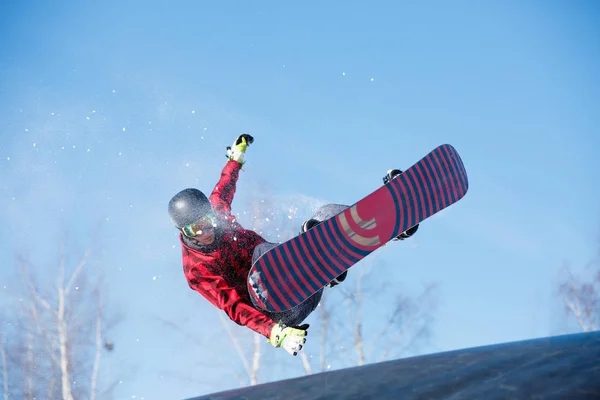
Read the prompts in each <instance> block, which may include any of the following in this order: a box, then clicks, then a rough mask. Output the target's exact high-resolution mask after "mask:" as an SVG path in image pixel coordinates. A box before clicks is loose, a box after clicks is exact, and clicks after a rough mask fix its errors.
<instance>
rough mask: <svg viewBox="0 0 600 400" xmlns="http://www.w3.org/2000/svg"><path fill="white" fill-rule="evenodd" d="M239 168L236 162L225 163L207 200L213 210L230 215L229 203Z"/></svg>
mask: <svg viewBox="0 0 600 400" xmlns="http://www.w3.org/2000/svg"><path fill="white" fill-rule="evenodd" d="M241 168H242V165H241V164H240V163H238V162H237V161H227V164H225V167H224V168H223V170H222V171H221V178H220V179H219V182H217V185H216V186H215V188H214V189H213V191H212V193H211V194H210V196H209V198H208V200H209V201H210V203H211V204H212V206H213V207H214V208H215V210H217V211H220V212H224V213H228V214H231V202H232V201H233V195H234V194H235V184H236V183H237V180H238V175H239V173H240V169H241Z"/></svg>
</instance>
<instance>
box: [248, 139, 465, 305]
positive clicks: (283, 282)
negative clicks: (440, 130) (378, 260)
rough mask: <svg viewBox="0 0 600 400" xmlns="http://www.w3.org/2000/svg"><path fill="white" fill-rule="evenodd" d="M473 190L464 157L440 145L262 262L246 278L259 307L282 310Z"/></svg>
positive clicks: (273, 250)
mask: <svg viewBox="0 0 600 400" xmlns="http://www.w3.org/2000/svg"><path fill="white" fill-rule="evenodd" d="M468 187H469V183H468V179H467V173H466V171H465V167H464V165H463V163H462V160H461V159H460V156H459V155H458V153H457V152H456V150H455V149H454V147H452V146H451V145H449V144H445V145H442V146H439V147H437V148H436V149H434V150H433V151H432V152H431V153H429V154H427V155H426V156H425V157H424V158H423V159H421V160H420V161H419V162H417V163H416V164H415V165H413V166H412V167H410V168H409V169H407V170H406V171H404V173H403V174H401V175H400V176H398V177H396V178H395V179H392V180H391V182H389V183H388V184H385V185H384V186H382V187H380V188H379V189H377V190H376V191H374V192H373V193H371V194H369V195H367V196H366V197H364V198H363V199H362V200H360V201H358V202H357V203H355V204H354V205H352V206H350V207H348V208H347V209H346V210H344V211H342V212H341V213H339V214H338V215H336V216H334V217H332V218H330V219H327V220H325V221H323V222H322V223H320V224H319V225H317V226H315V227H314V228H312V229H310V230H308V231H307V232H304V233H302V234H300V235H299V236H296V237H294V238H292V239H290V240H288V241H286V242H284V243H282V244H280V245H279V246H277V247H275V248H273V249H271V250H269V251H268V252H267V253H265V254H264V255H263V256H262V257H261V258H259V259H258V260H257V261H256V262H255V263H254V265H253V266H252V268H251V269H250V273H249V275H248V291H249V292H250V295H251V296H252V297H253V300H254V302H255V304H256V305H258V306H259V307H260V308H262V309H263V310H266V311H271V312H282V311H285V310H289V309H291V308H294V307H296V306H297V305H299V304H300V303H302V302H303V301H305V300H306V299H308V298H309V297H310V296H312V295H313V294H314V293H315V292H317V291H318V290H320V289H321V288H323V287H324V286H325V285H327V284H328V283H329V282H331V281H332V280H333V279H334V278H335V277H337V276H338V275H340V274H341V273H342V272H344V271H345V270H347V269H348V268H350V267H352V266H353V265H354V264H356V263H357V262H359V261H360V260H362V259H363V258H365V257H366V256H367V255H369V254H370V253H371V252H373V251H374V250H377V249H378V248H379V247H381V246H383V245H384V244H386V243H387V242H388V241H390V240H391V239H393V238H395V237H396V236H398V235H399V234H400V233H402V232H404V231H406V230H407V229H409V228H411V227H413V226H415V225H416V224H418V223H421V222H422V221H423V220H425V219H426V218H429V217H430V216H432V215H433V214H435V213H437V212H439V211H441V210H443V209H444V208H446V207H448V206H450V205H452V204H454V203H456V202H457V201H458V200H460V199H461V198H462V197H463V196H464V195H465V193H467V190H468Z"/></svg>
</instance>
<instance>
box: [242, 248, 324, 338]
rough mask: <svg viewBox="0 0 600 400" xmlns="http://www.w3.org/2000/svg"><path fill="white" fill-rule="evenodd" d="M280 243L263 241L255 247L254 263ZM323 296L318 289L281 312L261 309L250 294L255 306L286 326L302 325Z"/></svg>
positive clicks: (321, 291)
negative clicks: (304, 299)
mask: <svg viewBox="0 0 600 400" xmlns="http://www.w3.org/2000/svg"><path fill="white" fill-rule="evenodd" d="M278 245H279V243H269V242H265V243H261V244H259V245H258V246H256V247H255V248H254V253H252V264H254V263H255V262H256V261H257V260H258V259H259V258H260V257H261V256H262V255H263V254H265V253H266V252H268V251H269V250H271V249H272V248H273V247H276V246H278ZM322 296H323V289H321V290H319V291H317V292H316V293H315V294H313V295H312V296H311V297H309V298H308V299H306V301H304V302H303V303H302V304H299V305H298V306H296V307H294V308H292V309H291V310H286V311H283V312H279V313H274V312H269V311H265V310H263V309H261V308H260V307H259V305H257V304H256V303H254V297H253V296H250V299H252V302H253V304H254V307H256V308H257V309H259V310H261V312H263V313H264V314H265V315H266V316H268V317H269V318H271V319H272V320H273V321H277V322H278V323H282V324H284V325H286V326H297V325H300V324H301V323H302V322H303V321H304V320H305V319H306V318H307V317H308V316H309V315H310V313H312V312H313V311H314V310H315V309H316V308H317V306H318V305H319V302H320V301H321V297H322Z"/></svg>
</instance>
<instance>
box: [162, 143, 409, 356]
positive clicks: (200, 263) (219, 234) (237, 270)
mask: <svg viewBox="0 0 600 400" xmlns="http://www.w3.org/2000/svg"><path fill="white" fill-rule="evenodd" d="M253 141H254V138H253V137H252V136H251V135H249V134H242V135H240V136H238V138H237V139H236V140H235V141H234V143H233V145H232V146H231V147H227V158H228V161H227V162H226V164H225V167H224V168H223V170H222V171H221V177H220V179H219V181H218V182H217V184H216V186H215V188H214V189H213V191H212V193H211V194H210V196H209V197H208V198H207V197H206V196H205V195H204V194H203V193H202V192H201V191H200V190H198V189H193V188H188V189H184V190H182V191H180V192H179V193H177V194H176V195H175V196H173V198H172V199H171V200H170V201H169V216H170V217H171V220H172V221H173V223H174V224H175V226H176V227H177V229H178V230H179V231H180V235H179V238H180V242H181V247H182V259H183V271H184V275H185V277H186V280H187V282H188V284H189V286H190V288H191V289H193V290H195V291H197V292H198V293H200V294H201V295H202V296H204V297H205V298H206V299H207V300H208V301H209V302H211V303H212V304H213V305H214V306H215V307H217V308H219V309H221V310H223V311H224V312H225V313H226V314H227V315H228V317H229V318H230V319H231V320H232V321H234V322H235V323H237V324H239V325H242V326H246V327H248V328H249V329H252V330H253V331H255V332H258V333H260V334H261V335H263V336H265V337H266V338H267V339H268V342H269V343H270V344H271V345H273V346H274V347H282V348H284V349H285V350H286V351H287V352H288V353H290V354H292V355H294V356H295V355H297V354H298V352H299V351H300V350H301V349H302V347H303V345H304V343H305V342H306V336H307V330H308V327H309V325H308V324H302V322H303V321H304V320H305V319H306V318H307V317H308V315H309V314H310V313H312V312H313V311H314V310H315V309H316V307H317V305H318V304H319V301H320V300H321V297H322V295H323V289H321V290H319V291H318V292H316V293H315V294H314V295H313V296H311V297H310V298H309V299H308V300H306V301H305V302H304V303H302V304H300V305H299V306H297V307H295V308H293V309H291V310H288V311H284V312H280V313H272V312H268V311H264V310H261V309H259V308H258V307H257V306H256V305H255V304H253V302H252V300H251V297H250V295H249V293H248V290H247V278H248V272H249V270H250V268H251V266H252V264H253V263H254V262H255V261H256V260H258V259H259V258H260V256H261V255H263V254H264V253H265V252H267V251H268V250H270V249H271V248H273V247H275V246H277V245H278V244H277V243H270V242H267V241H266V239H264V238H263V237H262V236H260V235H259V234H258V233H256V232H254V231H251V230H247V229H244V228H243V227H242V226H241V225H240V224H239V223H238V222H237V221H236V218H235V216H233V215H232V214H231V203H232V201H233V196H234V194H235V190H236V183H237V180H238V175H239V171H240V169H241V168H242V165H243V164H244V162H245V161H244V155H245V153H246V149H247V147H248V146H249V145H250V144H251V143H253ZM394 171H395V172H394ZM400 173H401V171H399V170H393V171H392V170H390V171H389V172H388V175H386V177H387V179H388V181H389V179H392V178H393V177H394V176H396V175H398V174H400ZM394 174H395V175H394ZM384 182H385V183H387V182H386V178H384ZM346 207H347V206H345V205H337V204H330V205H326V206H323V207H322V208H321V209H319V210H317V212H316V213H315V214H314V215H313V217H312V218H311V219H309V220H307V221H305V222H304V223H303V224H302V228H301V232H305V231H306V230H308V229H310V228H312V227H314V226H316V225H317V224H319V223H320V222H321V221H323V220H325V219H327V218H330V217H332V216H333V215H335V214H337V213H338V212H340V211H341V210H343V209H344V208H346ZM417 228H418V225H417V226H415V227H413V228H411V230H409V231H407V232H404V233H402V234H401V235H400V236H398V239H404V238H405V237H408V236H410V235H412V234H413V233H414V232H415V231H416V229H417ZM403 235H404V236H403ZM345 278H346V272H345V273H343V274H342V275H340V276H339V277H337V278H336V279H334V280H333V281H332V282H331V283H330V284H329V285H328V286H329V287H333V286H335V285H337V284H339V283H340V282H342V281H343V280H344V279H345Z"/></svg>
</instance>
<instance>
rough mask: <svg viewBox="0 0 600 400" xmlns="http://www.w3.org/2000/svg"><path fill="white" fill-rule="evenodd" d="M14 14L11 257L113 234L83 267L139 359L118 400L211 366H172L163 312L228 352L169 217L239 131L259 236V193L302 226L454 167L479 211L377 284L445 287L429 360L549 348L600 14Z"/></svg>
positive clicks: (525, 4)
mask: <svg viewBox="0 0 600 400" xmlns="http://www.w3.org/2000/svg"><path fill="white" fill-rule="evenodd" d="M0 7H1V11H0V33H1V36H2V38H3V39H2V40H1V41H0V121H1V122H2V124H1V126H2V129H0V163H1V164H2V165H1V167H0V208H1V209H2V210H3V221H4V223H3V226H2V229H0V243H1V245H0V246H1V251H0V257H1V262H2V264H3V265H5V266H7V265H8V266H11V265H13V264H14V262H13V254H14V252H15V251H20V250H25V249H28V251H32V252H33V255H32V258H33V259H34V260H35V261H36V262H37V263H38V264H39V265H40V266H44V265H52V263H53V261H54V260H55V259H56V248H57V240H56V239H57V238H58V237H60V235H61V234H62V232H63V231H69V233H70V235H71V240H72V242H74V243H76V244H80V245H81V246H84V245H86V244H87V242H88V241H89V239H90V236H91V232H92V231H93V229H94V227H95V226H96V225H97V223H98V222H99V221H102V222H103V225H102V230H101V236H100V241H99V243H98V246H97V248H98V253H97V257H96V258H95V259H94V260H93V264H92V265H93V266H96V267H100V266H103V268H104V270H105V271H106V275H107V277H108V279H109V283H110V293H111V295H112V296H113V298H114V302H115V304H117V307H118V308H120V309H121V310H124V311H125V312H126V314H127V319H126V321H125V322H124V323H123V324H122V325H121V327H120V328H119V331H118V338H115V341H116V343H117V346H119V344H121V345H120V346H119V347H120V348H121V349H123V352H124V353H121V355H120V357H122V358H123V359H125V360H128V361H130V362H131V363H132V364H134V363H136V362H138V361H142V362H145V363H146V365H145V366H143V367H139V368H138V371H137V373H136V375H135V377H134V378H130V379H124V382H123V383H122V385H121V386H120V387H119V389H118V391H119V392H118V394H119V395H120V396H122V397H123V398H130V397H131V396H133V395H135V396H138V397H137V398H142V397H143V398H145V399H150V398H160V396H161V393H162V395H166V394H165V393H169V392H161V390H166V389H160V388H157V387H154V386H152V383H155V382H162V383H163V384H165V385H167V387H169V386H172V385H173V382H172V381H169V380H163V377H161V379H160V380H158V381H157V379H156V374H155V372H153V367H154V364H153V363H155V364H156V365H158V364H160V365H161V366H163V367H164V366H169V365H174V366H177V365H178V364H181V365H183V364H188V363H191V362H192V361H191V359H193V358H203V357H207V355H206V353H202V354H199V353H193V352H192V354H187V352H185V351H182V350H181V348H180V347H179V348H178V347H177V346H178V343H177V341H176V340H174V339H173V340H171V341H170V340H169V334H168V331H166V330H164V329H163V328H161V327H160V325H159V324H157V322H156V316H162V317H167V316H173V315H176V316H178V317H180V318H189V319H198V318H202V319H203V320H204V318H206V321H208V322H207V323H206V324H202V331H199V332H197V333H196V334H197V335H198V337H199V339H198V340H199V341H200V340H206V338H207V337H211V338H213V337H215V336H218V335H222V327H221V325H220V322H219V320H218V318H217V317H215V315H216V313H213V312H211V310H210V309H209V308H208V307H205V305H204V304H203V302H204V300H203V299H202V298H201V297H200V296H199V295H197V294H195V293H194V292H191V291H190V290H189V289H188V287H187V285H186V283H185V282H184V278H183V275H182V274H181V266H180V257H181V256H180V250H179V248H178V243H177V234H176V231H175V230H174V229H173V228H172V227H171V225H170V221H169V219H168V216H167V213H166V205H167V202H168V200H169V199H170V197H171V196H172V195H173V194H174V193H176V192H177V191H179V190H180V189H182V188H185V187H198V188H200V189H201V190H205V191H210V190H211V189H212V187H213V185H214V184H215V182H216V180H217V179H218V176H219V172H220V169H221V168H222V166H223V163H224V162H225V158H224V148H225V146H227V145H230V144H231V142H232V141H233V139H234V138H235V137H236V136H237V135H238V134H239V133H241V132H249V133H251V134H253V135H254V136H255V138H256V141H255V143H254V144H253V145H252V146H251V147H250V149H249V152H248V156H247V160H248V163H247V165H246V167H245V172H243V173H242V174H241V177H240V181H239V185H238V196H237V197H236V200H235V201H234V204H233V209H234V211H235V212H237V213H240V214H241V216H240V219H241V220H242V222H247V223H248V224H249V223H250V222H251V218H250V217H249V216H248V214H244V212H245V211H249V210H244V209H241V207H243V205H244V204H247V200H248V199H251V198H253V196H258V198H263V199H265V200H268V201H270V202H271V203H272V204H277V207H279V208H281V209H283V210H285V209H286V208H289V207H299V208H300V210H299V215H298V216H297V220H298V224H299V223H300V222H301V220H302V219H304V218H305V217H307V216H306V215H303V214H302V213H303V212H304V214H306V213H307V212H308V210H309V209H310V206H311V205H314V204H319V203H324V202H333V203H347V204H348V203H350V204H351V203H353V202H355V201H357V200H358V199H360V198H361V197H363V196H364V195H366V194H368V193H370V192H371V191H372V190H373V189H375V188H377V187H378V185H379V184H380V183H381V177H382V176H383V174H384V173H385V171H386V170H388V169H390V168H395V167H399V168H406V167H408V166H410V165H412V164H413V163H414V162H416V161H418V160H419V159H420V158H421V157H422V156H424V155H425V154H426V153H427V152H429V151H430V150H431V149H433V148H434V147H435V146H437V145H439V144H442V143H451V144H452V145H454V146H455V147H456V148H457V150H458V151H459V153H460V154H461V156H462V158H463V161H464V164H465V166H466V169H467V172H468V174H469V178H470V191H469V193H468V194H467V196H466V197H465V198H464V199H463V200H461V201H460V202H459V203H457V204H456V205H454V206H452V207H451V208H450V209H448V210H447V211H445V212H443V213H442V214H441V215H439V216H436V217H434V218H432V219H431V220H429V221H427V222H425V223H423V224H422V226H421V229H420V230H419V232H418V235H417V236H415V237H414V238H413V240H412V241H411V243H408V242H406V243H403V244H398V245H396V244H394V247H391V246H387V247H386V248H385V249H383V250H382V251H381V254H380V258H381V259H382V260H385V261H386V262H387V264H388V265H393V266H394V267H393V268H387V269H386V270H385V272H383V273H382V280H384V279H385V280H386V281H390V282H397V284H398V288H399V290H405V289H406V290H409V291H411V290H414V291H418V290H419V289H420V288H421V287H422V285H424V284H426V283H428V282H436V283H437V284H438V285H439V287H440V293H439V309H438V312H437V314H436V323H435V332H434V333H435V335H434V337H433V338H432V342H431V344H430V346H429V347H428V348H427V349H425V350H426V352H433V351H442V350H450V349H456V348H463V347H470V346H477V345H484V344H491V343H498V342H505V341H511V340H521V339H525V338H531V337H539V336H546V335H549V334H553V333H555V332H556V329H557V326H556V325H557V324H556V320H557V313H559V312H560V309H559V307H560V306H559V305H557V302H556V300H555V298H554V297H553V296H554V290H555V283H556V280H557V278H558V276H559V269H560V267H561V265H562V263H563V262H564V261H565V260H567V261H570V262H571V263H572V264H573V265H574V266H576V267H578V266H582V265H583V264H585V263H586V262H587V261H588V260H589V259H591V257H592V256H593V255H594V254H595V252H596V244H597V243H598V238H599V237H600V229H599V227H600V224H599V222H600V212H599V211H600V210H599V207H598V206H599V205H600V190H599V189H598V182H600V162H599V161H598V159H597V156H596V154H595V153H596V152H597V151H598V149H600V132H599V128H598V116H599V115H600V90H599V89H600V77H599V75H598V73H597V71H599V70H600V28H599V27H598V25H597V23H596V21H597V19H598V16H599V6H598V5H597V4H596V3H595V2H592V1H575V2H567V1H543V2H542V1H533V0H532V1H502V2H500V1H497V2H485V4H484V2H477V1H457V2H452V5H450V2H442V1H432V2H404V1H398V2H392V1H377V2H369V3H367V2H358V1H347V2H327V3H325V4H324V2H314V1H308V2H295V3H291V2H285V3H282V2H278V3H276V2H258V3H257V2H228V3H227V4H224V3H221V2H208V1H206V2H192V1H188V2H176V3H167V2H152V1H151V2H148V1H145V2H140V1H129V2H126V4H120V3H118V2H101V3H96V4H83V3H81V2H70V1H63V2H60V3H54V4H50V3H48V2H42V1H22V2H8V3H7V2H4V3H3V5H2V6H0ZM271 207H275V206H271ZM295 218H296V217H295ZM40 228H41V237H37V236H32V235H31V232H32V231H35V232H40ZM265 235H266V236H267V237H268V239H270V240H277V239H276V234H275V233H274V232H266V233H265ZM7 269H8V268H6V267H5V268H3V269H2V270H3V273H2V274H0V277H3V280H4V281H5V282H4V285H2V286H5V287H4V290H5V291H6V293H8V291H9V289H10V288H11V286H14V285H13V282H12V281H11V280H10V279H9V277H8V276H9V274H8V272H6V270H7ZM3 297H4V296H3ZM377 315H378V314H377V312H374V314H373V318H377ZM214 324H216V325H215V326H214V327H211V325H214ZM200 338H203V339H200ZM308 346H309V347H308V348H307V351H310V342H309V343H308ZM204 347H205V348H206V347H210V345H206V346H204ZM212 347H215V349H212V351H216V352H217V353H216V354H219V353H218V352H219V351H225V350H224V349H223V348H221V349H220V348H219V346H215V345H213V346H212ZM315 347H316V346H315ZM125 349H126V350H125ZM210 354H212V353H210ZM198 374H199V375H202V376H206V371H204V370H200V371H198ZM164 379H166V378H164ZM215 379H216V378H215ZM229 379H230V378H229ZM216 382H218V383H214V382H213V388H214V389H215V390H217V389H221V388H224V387H230V386H231V385H232V382H227V378H223V380H222V381H221V380H218V379H217V381H216ZM172 390H173V389H172ZM176 390H177V391H176V392H170V393H171V394H173V393H176V396H178V397H183V396H191V395H194V394H199V393H198V392H199V391H201V390H208V389H207V387H206V386H197V385H194V384H192V383H189V384H187V385H186V384H178V385H177V389H176ZM153 396H158V397H153Z"/></svg>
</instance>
